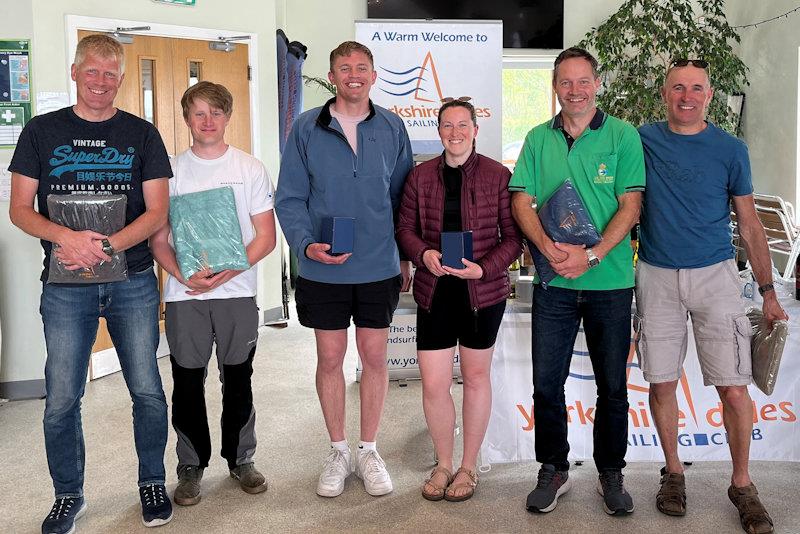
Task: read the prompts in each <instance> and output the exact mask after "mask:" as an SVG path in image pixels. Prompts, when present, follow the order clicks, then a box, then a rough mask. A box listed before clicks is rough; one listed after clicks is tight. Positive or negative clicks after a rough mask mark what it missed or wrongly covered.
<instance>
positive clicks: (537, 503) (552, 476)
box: [525, 464, 572, 513]
mask: <svg viewBox="0 0 800 534" xmlns="http://www.w3.org/2000/svg"><path fill="white" fill-rule="evenodd" d="M571 487H572V484H571V482H570V481H569V473H568V472H567V471H556V467H555V466H554V465H551V464H542V467H541V468H540V469H539V476H538V480H537V481H536V488H535V489H534V490H533V491H532V492H530V493H529V494H528V501H527V503H526V504H525V506H526V508H527V509H528V511H529V512H536V513H546V512H551V511H553V510H554V509H555V507H556V505H557V504H558V498H559V497H560V496H562V495H564V494H565V493H566V492H568V491H569V489H570V488H571Z"/></svg>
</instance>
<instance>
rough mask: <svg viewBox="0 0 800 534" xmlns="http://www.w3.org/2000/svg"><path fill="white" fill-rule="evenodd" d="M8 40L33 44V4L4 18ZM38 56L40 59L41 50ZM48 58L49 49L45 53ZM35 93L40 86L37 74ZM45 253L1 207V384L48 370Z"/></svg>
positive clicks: (4, 153) (3, 155) (5, 157)
mask: <svg viewBox="0 0 800 534" xmlns="http://www.w3.org/2000/svg"><path fill="white" fill-rule="evenodd" d="M0 35H2V37H3V38H4V39H7V38H10V39H15V38H20V39H32V38H33V14H32V9H31V2H30V1H24V2H19V3H17V4H15V6H14V11H13V14H11V15H10V16H9V15H7V14H5V13H4V14H3V16H2V17H0ZM32 46H33V53H34V54H35V53H36V50H37V48H36V45H35V43H34V44H33V45H32ZM39 50H41V51H42V52H44V50H45V49H39ZM31 81H32V83H33V87H34V90H35V89H36V88H37V87H40V86H39V85H38V82H39V80H38V79H37V78H36V72H34V73H33V77H32V80H31ZM12 154H13V150H8V149H0V167H2V168H3V169H5V168H7V167H8V163H9V162H10V161H11V155H12ZM41 267H42V247H41V246H40V245H39V241H38V240H36V239H33V238H31V237H29V236H27V235H25V234H24V233H22V232H21V231H19V230H17V228H16V227H15V226H13V225H12V224H11V221H10V220H9V217H8V202H0V323H2V329H3V340H2V347H0V382H8V381H12V380H13V381H23V380H37V379H39V378H42V376H43V372H44V371H43V369H44V357H43V355H44V338H43V337H42V321H41V319H40V317H39V294H40V293H41V291H42V285H41V282H39V274H40V272H41Z"/></svg>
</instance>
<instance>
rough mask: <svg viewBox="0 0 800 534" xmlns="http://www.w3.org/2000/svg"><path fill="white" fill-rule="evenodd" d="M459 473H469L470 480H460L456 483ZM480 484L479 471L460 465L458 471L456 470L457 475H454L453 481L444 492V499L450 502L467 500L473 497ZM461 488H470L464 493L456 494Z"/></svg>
mask: <svg viewBox="0 0 800 534" xmlns="http://www.w3.org/2000/svg"><path fill="white" fill-rule="evenodd" d="M459 473H464V474H465V475H467V478H468V479H469V482H459V483H457V484H456V483H455V479H456V478H458V474H459ZM477 486H478V473H476V472H475V471H470V470H469V469H464V468H463V467H459V468H458V471H456V474H455V476H453V482H451V483H450V485H449V486H448V487H447V491H445V492H444V500H446V501H450V502H461V501H466V500H467V499H469V498H471V497H472V496H473V495H475V488H476V487H477ZM461 489H468V490H469V491H467V493H464V494H463V495H456V494H455V493H456V491H458V490H461Z"/></svg>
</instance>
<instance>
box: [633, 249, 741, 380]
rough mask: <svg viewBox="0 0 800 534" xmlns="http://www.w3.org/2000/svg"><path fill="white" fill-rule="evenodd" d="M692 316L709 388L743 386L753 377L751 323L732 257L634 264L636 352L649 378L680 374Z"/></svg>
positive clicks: (670, 378)
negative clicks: (693, 265) (688, 263)
mask: <svg viewBox="0 0 800 534" xmlns="http://www.w3.org/2000/svg"><path fill="white" fill-rule="evenodd" d="M688 317H691V319H692V327H693V329H694V339H695V346H696V347H697V356H698V359H699V361H700V369H701V371H702V373H703V382H704V383H705V385H707V386H710V385H713V386H741V385H747V384H749V383H750V382H751V378H752V376H751V375H752V362H751V359H750V338H751V336H752V327H751V326H750V320H749V319H748V318H747V315H746V313H745V311H744V307H743V304H742V299H741V289H740V286H739V272H738V270H737V268H736V263H735V262H734V260H726V261H722V262H720V263H716V264H714V265H709V266H708V267H701V268H698V269H664V268H661V267H655V266H653V265H648V264H647V263H645V262H643V261H641V260H640V261H639V262H638V265H637V267H636V315H635V317H634V328H635V331H636V334H635V339H636V353H637V355H638V358H639V366H640V367H641V369H642V373H643V374H644V378H645V380H647V381H648V382H656V383H658V382H671V381H674V380H678V379H679V378H680V376H681V370H682V367H683V362H684V360H685V358H686V346H687V340H688V331H687V318H688Z"/></svg>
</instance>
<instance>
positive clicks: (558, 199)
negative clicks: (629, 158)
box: [529, 179, 601, 289]
mask: <svg viewBox="0 0 800 534" xmlns="http://www.w3.org/2000/svg"><path fill="white" fill-rule="evenodd" d="M538 216H539V220H540V221H541V223H542V228H543V229H544V232H545V233H546V234H547V236H548V237H549V238H550V239H551V240H553V241H554V242H557V243H569V244H571V245H585V246H587V247H593V246H594V245H596V244H597V243H599V242H600V239H601V236H600V233H599V232H598V231H597V228H596V227H595V225H594V223H592V219H591V218H590V217H589V212H588V211H587V210H586V206H584V204H583V200H582V199H581V197H580V195H579V194H578V191H577V190H576V189H575V186H574V185H573V184H572V181H571V180H569V179H567V180H566V181H564V183H563V184H561V186H560V187H559V188H558V189H556V192H555V193H553V195H552V196H551V197H550V198H548V199H547V202H545V203H544V205H543V206H541V207H540V208H539V212H538ZM529 248H530V251H531V257H532V259H533V265H534V267H536V274H538V275H539V281H540V282H541V284H542V287H543V288H545V289H547V284H549V283H550V282H551V281H552V280H553V278H555V277H556V273H555V271H554V270H553V268H552V267H551V266H550V262H548V261H547V258H546V257H545V255H544V254H542V253H541V252H539V249H537V248H536V246H535V245H534V244H533V243H530V247H529Z"/></svg>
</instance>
